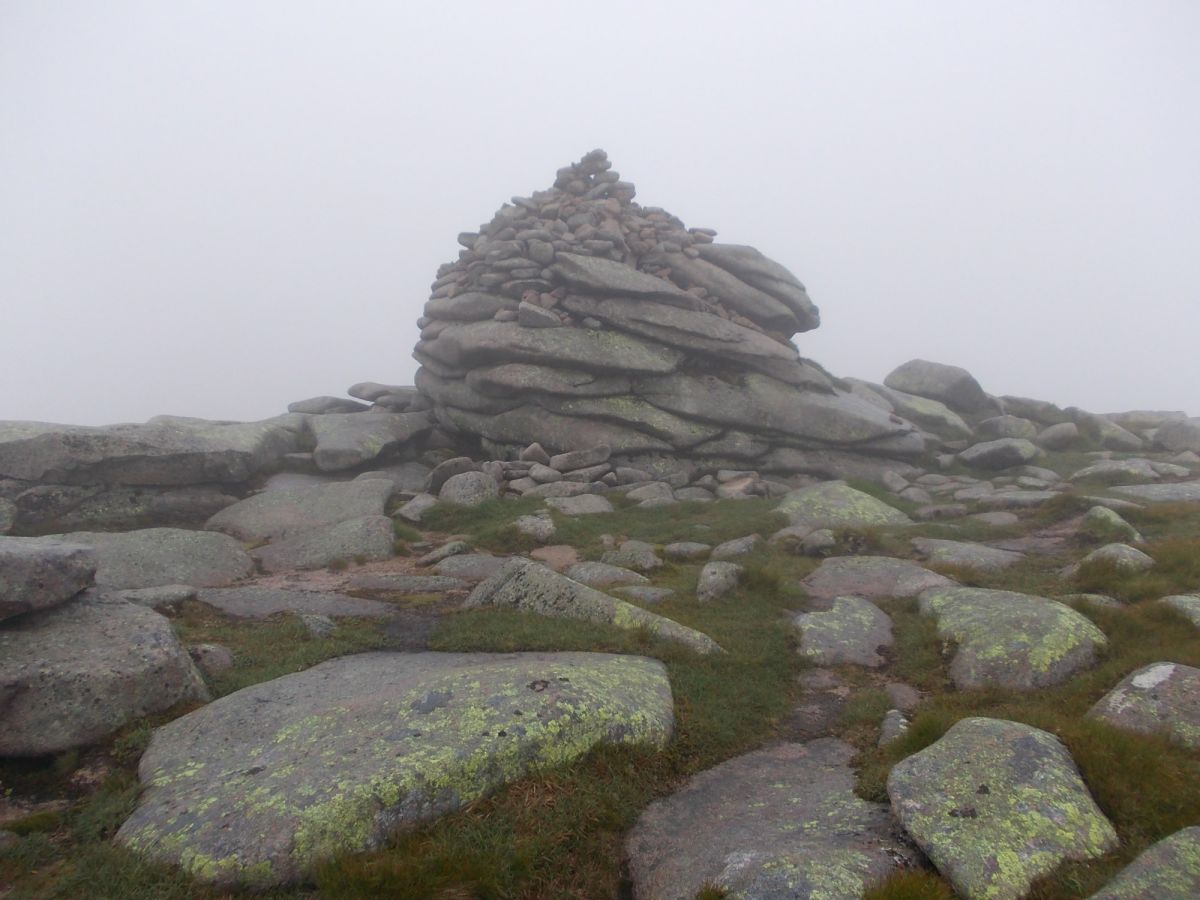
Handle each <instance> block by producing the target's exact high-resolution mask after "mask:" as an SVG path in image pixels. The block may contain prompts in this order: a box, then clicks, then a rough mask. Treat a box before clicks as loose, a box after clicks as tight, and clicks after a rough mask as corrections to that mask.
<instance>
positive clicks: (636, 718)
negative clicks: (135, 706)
mask: <svg viewBox="0 0 1200 900" xmlns="http://www.w3.org/2000/svg"><path fill="white" fill-rule="evenodd" d="M672 728H673V713H672V700H671V689H670V686H669V684H668V681H667V676H666V670H665V669H664V667H663V665H662V664H661V663H659V662H657V661H655V660H650V659H644V658H641V657H630V656H610V655H606V654H599V653H514V654H505V655H489V654H459V653H414V654H403V653H368V654H362V655H358V656H349V657H342V658H340V659H335V660H331V661H329V662H326V663H322V664H321V665H318V666H315V667H313V668H311V669H308V670H307V671H304V672H300V673H297V674H295V675H288V676H285V677H283V678H277V679H275V680H274V681H268V682H265V683H263V684H257V685H254V686H252V687H248V688H245V689H243V690H241V691H238V692H236V693H234V694H230V695H229V696H227V697H223V698H221V699H220V700H218V701H217V702H215V703H211V704H209V705H208V706H206V707H204V708H202V709H199V710H197V711H196V712H194V713H191V714H189V715H187V716H184V717H183V718H180V719H176V720H175V721H174V722H171V723H170V724H168V725H166V726H164V727H162V728H160V729H158V730H157V731H156V732H155V734H154V738H153V739H152V740H151V742H150V746H149V747H148V748H147V750H146V753H145V755H144V756H143V757H142V760H141V764H140V766H139V768H138V774H139V777H140V778H141V780H142V783H143V784H144V785H145V791H144V793H143V794H142V796H141V799H140V802H139V804H138V807H137V809H136V810H135V811H134V812H133V814H132V815H131V816H130V817H129V819H128V820H126V822H125V824H124V825H122V826H121V829H120V831H119V832H118V834H117V841H118V843H121V844H124V845H125V846H127V847H129V848H130V849H132V850H133V851H134V852H136V853H137V854H138V855H140V856H142V857H144V858H147V859H152V860H155V861H159V862H166V863H170V864H174V865H178V866H181V867H182V868H183V869H185V870H186V871H187V872H189V873H190V874H191V875H193V876H194V877H196V878H198V879H201V880H203V881H207V882H215V883H217V884H220V885H229V886H232V885H245V886H249V887H256V888H265V887H269V886H272V885H278V884H285V883H288V882H294V881H297V880H300V879H301V878H303V877H304V876H305V875H306V874H308V873H309V872H311V869H312V867H313V866H314V865H315V864H316V863H318V862H320V861H322V860H324V859H327V858H329V857H330V856H333V855H334V854H336V853H346V852H354V851H362V850H369V849H372V848H375V847H378V846H380V845H381V844H382V843H383V842H384V841H385V840H386V839H387V838H388V836H389V835H391V834H392V833H394V832H395V831H397V830H398V829H402V828H405V827H408V826H411V825H414V824H416V823H418V822H422V821H425V820H428V819H431V818H434V817H436V816H438V815H441V814H443V813H446V812H449V811H452V810H455V809H459V808H461V807H462V806H465V805H466V804H468V803H471V802H472V801H474V800H476V799H478V798H480V797H482V796H484V795H486V794H487V793H489V792H491V791H493V790H495V789H496V788H497V787H499V786H500V785H502V784H504V783H506V782H508V781H511V780H513V779H515V778H519V777H521V776H522V775H524V774H525V773H526V772H528V771H530V770H531V769H533V768H539V767H543V766H554V765H560V764H563V763H568V762H571V761H572V760H575V759H577V758H578V757H580V756H581V755H583V754H584V753H586V752H587V751H588V750H590V749H591V748H592V747H593V746H595V745H596V744H600V743H613V744H645V745H649V746H652V747H662V746H663V745H664V744H665V743H666V742H667V741H668V739H669V738H670V736H671V732H672Z"/></svg>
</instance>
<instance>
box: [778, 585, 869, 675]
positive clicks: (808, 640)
mask: <svg viewBox="0 0 1200 900" xmlns="http://www.w3.org/2000/svg"><path fill="white" fill-rule="evenodd" d="M792 624H793V625H795V627H796V630H797V631H799V632H800V655H801V656H803V657H804V658H805V659H807V660H810V661H811V662H813V663H815V664H816V665H818V666H836V665H843V664H850V665H856V666H867V667H869V668H875V667H877V666H882V665H883V664H884V663H885V662H887V658H886V657H884V656H883V655H882V654H881V653H880V652H879V651H880V650H886V649H889V648H890V647H891V646H892V620H891V619H890V618H889V617H888V614H887V613H885V612H884V611H883V610H881V609H880V608H879V607H878V606H876V605H875V604H874V603H872V602H871V601H869V600H863V599H862V598H861V597H838V598H836V599H835V600H834V601H833V607H832V608H831V609H829V610H828V611H826V612H812V613H800V614H799V615H797V616H795V617H794V618H793V619H792Z"/></svg>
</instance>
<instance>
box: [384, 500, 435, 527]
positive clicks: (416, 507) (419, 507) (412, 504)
mask: <svg viewBox="0 0 1200 900" xmlns="http://www.w3.org/2000/svg"><path fill="white" fill-rule="evenodd" d="M437 502H438V499H437V497H435V496H433V494H417V496H415V497H413V498H412V499H411V500H409V501H408V502H407V503H405V504H404V505H403V506H401V507H400V508H399V509H398V510H396V512H395V513H394V515H395V516H396V517H397V518H399V519H403V520H404V521H406V522H412V523H413V524H414V525H419V524H420V522H421V517H422V516H424V515H425V513H427V512H429V510H431V509H433V508H434V507H435V506H437Z"/></svg>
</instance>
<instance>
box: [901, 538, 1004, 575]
mask: <svg viewBox="0 0 1200 900" xmlns="http://www.w3.org/2000/svg"><path fill="white" fill-rule="evenodd" d="M912 546H913V549H914V550H916V551H917V553H918V554H919V555H921V556H922V557H924V558H925V559H926V560H927V561H928V562H930V563H932V564H934V565H939V566H957V567H960V568H963V569H979V570H981V571H985V572H989V571H995V570H996V569H1007V568H1008V567H1009V566H1015V565H1016V564H1017V563H1019V562H1023V561H1024V559H1025V554H1024V553H1018V552H1017V551H1015V550H998V549H997V548H995V547H989V546H987V545H986V544H976V543H973V542H971V541H946V540H940V539H938V538H921V537H919V538H913V539H912Z"/></svg>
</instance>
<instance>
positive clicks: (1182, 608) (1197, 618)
mask: <svg viewBox="0 0 1200 900" xmlns="http://www.w3.org/2000/svg"><path fill="white" fill-rule="evenodd" d="M1159 602H1160V603H1165V604H1167V606H1171V607H1174V608H1175V609H1177V610H1178V611H1179V612H1181V613H1183V614H1184V615H1185V616H1187V617H1188V618H1189V619H1191V620H1192V624H1194V625H1195V626H1196V627H1197V628H1200V595H1196V594H1173V595H1171V596H1170V597H1163V598H1162V599H1161V600H1159Z"/></svg>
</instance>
